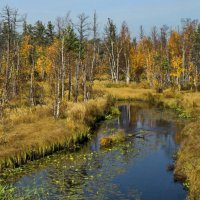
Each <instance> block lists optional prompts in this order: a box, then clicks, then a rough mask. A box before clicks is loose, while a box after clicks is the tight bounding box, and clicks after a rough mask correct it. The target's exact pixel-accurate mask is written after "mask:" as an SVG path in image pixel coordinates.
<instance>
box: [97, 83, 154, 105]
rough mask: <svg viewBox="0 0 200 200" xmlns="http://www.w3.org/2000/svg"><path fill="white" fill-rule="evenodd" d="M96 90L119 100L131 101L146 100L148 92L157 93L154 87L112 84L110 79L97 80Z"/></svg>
mask: <svg viewBox="0 0 200 200" xmlns="http://www.w3.org/2000/svg"><path fill="white" fill-rule="evenodd" d="M94 89H95V90H100V91H103V93H106V94H108V95H111V96H112V97H114V98H115V99H117V100H118V101H123V100H130V101H137V100H140V101H144V100H146V98H147V95H148V93H155V92H154V91H153V90H152V89H145V88H142V87H141V88H137V87H136V85H135V84H130V85H128V86H127V85H125V84H118V85H116V84H112V83H110V82H108V81H101V82H100V81H95V84H94Z"/></svg>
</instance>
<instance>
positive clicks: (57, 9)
mask: <svg viewBox="0 0 200 200" xmlns="http://www.w3.org/2000/svg"><path fill="white" fill-rule="evenodd" d="M5 5H9V6H10V7H14V8H17V9H18V11H19V13H20V14H27V16H28V17H27V19H28V22H30V23H33V22H35V21H37V20H42V21H44V22H47V21H49V20H51V21H55V18H56V17H57V16H61V17H62V16H65V15H66V13H67V12H68V11H71V18H72V19H73V21H74V22H76V20H77V18H76V17H77V15H78V14H80V13H83V12H84V13H85V14H86V15H88V16H92V14H93V12H94V10H96V12H97V15H98V21H99V25H100V27H103V26H104V24H105V23H106V21H107V18H108V17H109V18H111V19H113V20H114V22H115V23H116V24H117V25H118V26H119V25H120V24H121V23H122V22H123V21H124V20H125V21H126V22H127V23H128V25H129V27H130V30H131V32H132V35H134V34H137V33H138V30H139V26H140V25H143V26H144V29H145V31H146V33H148V32H149V31H150V30H151V27H153V26H161V25H163V24H167V25H169V26H173V27H175V26H177V25H180V20H181V18H191V19H200V0H165V1H163V0H0V10H1V9H2V8H3V7H4V6H5ZM101 30H102V29H101Z"/></svg>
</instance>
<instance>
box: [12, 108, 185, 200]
mask: <svg viewBox="0 0 200 200" xmlns="http://www.w3.org/2000/svg"><path fill="white" fill-rule="evenodd" d="M119 109H120V111H121V116H120V117H119V118H116V119H113V120H110V121H105V122H103V123H102V124H101V126H100V128H99V129H98V131H97V133H96V134H95V135H94V136H93V138H92V140H91V141H90V142H89V143H88V144H87V145H85V146H84V147H83V148H82V149H81V150H80V151H78V152H75V153H69V152H62V153H58V154H55V155H53V156H50V157H47V158H45V159H42V160H40V161H36V162H33V163H32V164H30V165H29V166H26V167H25V168H24V169H22V171H23V173H22V174H23V175H22V174H20V173H19V176H14V177H10V181H11V182H12V183H13V184H14V186H15V187H16V188H17V193H18V194H19V195H21V196H25V197H26V198H27V199H29V198H30V199H48V200H51V199H52V200H53V199H94V200H96V199H97V200H98V199H108V200H109V199H113V200H117V199H123V200H125V199H137V200H138V199H142V200H183V199H185V198H186V191H185V190H184V189H183V187H182V185H181V184H180V183H177V182H174V180H173V173H172V172H169V171H168V170H167V166H168V165H169V164H172V163H173V155H174V154H175V152H176V151H177V149H178V148H179V133H180V131H181V129H182V127H183V124H182V123H181V122H180V121H179V120H178V119H177V118H176V117H175V116H174V115H173V114H172V113H171V112H166V111H165V112H164V111H160V110H157V109H155V108H152V107H150V106H148V105H146V104H132V105H131V104H122V105H119ZM118 130H124V131H125V133H126V135H127V139H126V141H125V142H124V143H121V144H118V145H116V146H113V147H110V148H107V149H101V148H100V144H99V141H100V138H102V137H105V136H106V135H109V134H114V133H116V132H117V131H118ZM131 135H137V136H139V137H137V138H136V137H129V136H131ZM141 136H142V137H141Z"/></svg>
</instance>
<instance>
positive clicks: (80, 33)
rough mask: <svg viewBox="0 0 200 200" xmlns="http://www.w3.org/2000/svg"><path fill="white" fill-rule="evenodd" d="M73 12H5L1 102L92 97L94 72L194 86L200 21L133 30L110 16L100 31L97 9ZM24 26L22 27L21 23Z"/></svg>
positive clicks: (199, 72)
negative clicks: (49, 15) (45, 16)
mask: <svg viewBox="0 0 200 200" xmlns="http://www.w3.org/2000/svg"><path fill="white" fill-rule="evenodd" d="M77 21H78V22H77V23H74V22H73V21H72V20H71V18H70V15H67V16H66V17H63V18H61V17H58V18H57V19H56V20H55V23H52V22H51V21H49V22H48V23H47V24H45V23H43V22H42V21H37V22H36V23H35V24H28V23H27V21H26V19H25V18H23V17H22V16H21V15H20V14H19V13H18V11H17V10H15V9H12V8H10V7H8V6H5V7H4V8H3V9H2V11H1V12H0V108H1V109H3V108H4V107H5V106H13V105H14V106H21V105H26V106H35V105H38V104H40V105H43V104H48V103H49V102H51V103H52V105H53V115H54V117H55V118H58V117H59V109H60V106H61V105H62V102H64V101H75V102H77V101H87V100H88V99H90V98H92V95H93V93H92V86H93V82H94V81H95V80H112V81H113V82H114V83H118V82H119V81H120V82H121V81H124V82H125V83H126V84H129V83H130V82H144V83H145V84H147V85H148V86H149V87H151V88H155V89H156V90H157V91H160V92H161V91H162V90H163V89H165V88H169V87H173V88H176V89H178V90H184V89H191V90H194V91H197V90H199V89H200V87H199V78H200V24H199V23H198V21H197V20H191V19H185V20H182V22H181V26H180V27H181V28H180V29H179V30H173V29H170V28H169V27H167V26H166V25H164V26H162V27H153V28H152V31H151V33H150V34H149V35H146V34H145V33H144V31H143V27H142V26H141V27H140V37H139V38H137V39H136V38H133V37H131V34H130V31H129V27H128V25H127V24H126V22H123V23H122V25H121V27H116V25H115V22H114V21H113V20H112V19H110V18H108V21H107V22H105V24H106V25H105V27H104V34H103V35H102V36H101V37H99V35H100V34H99V29H98V28H99V27H98V17H97V14H96V13H94V16H93V17H92V18H91V19H90V18H89V17H88V16H87V15H85V14H84V13H83V14H80V15H79V16H78V17H77ZM19 26H21V27H23V29H22V31H18V30H19V28H18V27H19Z"/></svg>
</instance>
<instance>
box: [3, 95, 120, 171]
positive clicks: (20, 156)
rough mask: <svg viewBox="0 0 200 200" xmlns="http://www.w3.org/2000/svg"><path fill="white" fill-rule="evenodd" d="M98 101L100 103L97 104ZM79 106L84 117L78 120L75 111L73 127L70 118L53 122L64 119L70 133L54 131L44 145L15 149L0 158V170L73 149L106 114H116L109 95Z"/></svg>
mask: <svg viewBox="0 0 200 200" xmlns="http://www.w3.org/2000/svg"><path fill="white" fill-rule="evenodd" d="M90 102H91V103H90ZM99 102H101V103H100V104H98V103H99ZM79 105H80V104H79ZM74 106H75V107H76V104H74ZM77 106H78V105H77ZM81 106H82V108H81V109H83V108H84V109H83V110H84V112H86V113H85V116H84V117H83V118H84V119H81V120H80V121H79V119H77V115H81V114H80V112H79V111H80V110H77V111H75V113H74V115H75V117H74V118H75V119H74V120H73V126H74V124H75V123H76V124H77V125H76V126H75V127H72V125H71V123H72V122H71V119H70V120H68V121H67V119H58V120H57V121H56V120H55V122H54V123H55V125H56V124H59V123H60V121H62V123H63V121H64V120H66V122H65V123H66V124H67V123H68V122H69V126H68V128H69V129H70V134H66V135H65V134H64V133H62V134H57V135H56V133H55V136H54V138H52V139H51V138H50V139H48V138H47V139H46V141H47V142H46V143H45V144H44V145H40V144H38V145H35V144H31V145H29V147H26V148H24V149H20V150H17V149H16V153H15V154H14V155H13V154H10V155H6V156H5V157H2V158H1V159H0V171H3V170H4V169H6V168H16V167H20V166H22V165H24V164H27V163H28V162H30V161H34V160H38V159H40V158H44V157H46V156H49V155H52V154H53V153H56V152H58V151H61V150H64V149H66V150H69V151H75V150H77V149H79V148H81V146H82V145H83V144H84V143H85V142H87V141H88V140H89V139H90V137H91V134H92V133H93V132H94V131H95V130H96V129H97V128H98V124H99V122H101V121H103V120H106V116H109V117H111V116H114V115H115V114H116V113H115V111H113V110H115V109H113V106H114V100H113V98H111V97H109V96H105V97H104V98H98V99H93V100H91V101H89V102H87V103H81ZM88 107H89V108H88ZM85 110H86V111H85ZM87 110H89V111H87ZM78 112H79V113H78ZM82 112H83V111H82ZM81 117H82V116H81ZM78 118H79V116H78ZM52 120H53V119H52ZM76 120H77V121H76ZM41 121H42V119H41ZM32 125H34V123H32ZM35 126H37V124H35ZM79 127H80V128H79ZM37 128H39V127H37ZM38 139H39V138H38Z"/></svg>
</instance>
